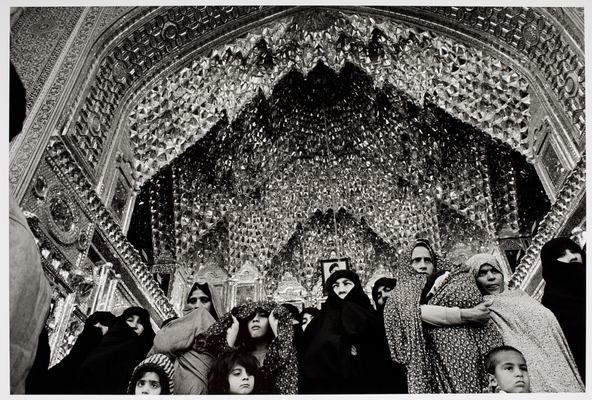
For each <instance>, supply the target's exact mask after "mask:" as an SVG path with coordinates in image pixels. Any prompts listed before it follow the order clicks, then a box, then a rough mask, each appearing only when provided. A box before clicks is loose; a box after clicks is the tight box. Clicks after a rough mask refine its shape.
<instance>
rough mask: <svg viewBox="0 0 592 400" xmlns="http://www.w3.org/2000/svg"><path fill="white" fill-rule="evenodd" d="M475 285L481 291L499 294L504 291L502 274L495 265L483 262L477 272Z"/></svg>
mask: <svg viewBox="0 0 592 400" xmlns="http://www.w3.org/2000/svg"><path fill="white" fill-rule="evenodd" d="M476 280H477V287H479V290H480V291H481V293H483V294H484V295H485V294H499V293H501V292H503V291H504V275H502V273H501V272H500V271H498V270H497V269H496V268H495V267H493V266H492V265H489V264H483V265H482V266H481V267H480V268H479V272H478V273H477V277H476Z"/></svg>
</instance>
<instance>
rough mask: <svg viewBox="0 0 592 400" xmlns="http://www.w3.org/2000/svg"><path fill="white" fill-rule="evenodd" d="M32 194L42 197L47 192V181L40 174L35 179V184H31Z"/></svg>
mask: <svg viewBox="0 0 592 400" xmlns="http://www.w3.org/2000/svg"><path fill="white" fill-rule="evenodd" d="M33 194H34V195H35V196H37V197H38V198H40V199H44V198H45V195H46V194H47V181H46V180H45V178H44V177H43V176H41V175H39V176H38V177H37V179H36V180H35V185H34V186H33Z"/></svg>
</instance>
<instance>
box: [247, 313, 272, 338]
mask: <svg viewBox="0 0 592 400" xmlns="http://www.w3.org/2000/svg"><path fill="white" fill-rule="evenodd" d="M247 328H248V330H249V335H250V336H251V337H252V338H253V339H256V338H261V337H264V336H265V335H267V334H268V332H269V330H270V329H271V328H270V326H269V314H268V313H267V312H265V311H263V310H257V312H255V315H254V316H253V318H251V319H250V320H249V321H248V322H247Z"/></svg>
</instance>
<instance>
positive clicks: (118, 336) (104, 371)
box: [77, 307, 154, 394]
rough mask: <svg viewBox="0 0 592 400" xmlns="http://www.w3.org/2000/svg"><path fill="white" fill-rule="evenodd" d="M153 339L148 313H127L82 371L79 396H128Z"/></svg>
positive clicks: (132, 310) (133, 310)
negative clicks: (128, 389)
mask: <svg viewBox="0 0 592 400" xmlns="http://www.w3.org/2000/svg"><path fill="white" fill-rule="evenodd" d="M153 339H154V331H153V330H152V326H151V325H150V314H149V313H148V311H146V310H145V309H143V308H141V307H130V308H128V309H126V310H125V311H124V312H123V314H122V315H121V316H119V317H118V318H117V321H116V322H115V324H114V325H113V327H112V328H111V329H109V331H108V332H107V333H106V334H105V336H104V337H103V340H101V343H100V344H99V345H98V346H97V348H96V349H95V350H94V351H93V352H92V353H91V354H90V355H89V356H88V358H87V359H86V360H85V361H84V362H83V363H82V365H81V366H80V368H78V373H77V393H85V394H126V393H127V387H128V384H129V381H130V378H131V377H132V373H133V371H134V368H135V367H136V366H137V365H138V364H139V363H140V361H142V360H144V358H146V354H148V350H150V348H151V347H152V340H153Z"/></svg>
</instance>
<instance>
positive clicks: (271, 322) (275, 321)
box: [269, 311, 278, 336]
mask: <svg viewBox="0 0 592 400" xmlns="http://www.w3.org/2000/svg"><path fill="white" fill-rule="evenodd" d="M269 326H270V327H271V331H272V332H273V335H274V336H277V327H278V319H277V317H276V316H275V312H273V311H272V312H271V314H269Z"/></svg>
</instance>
